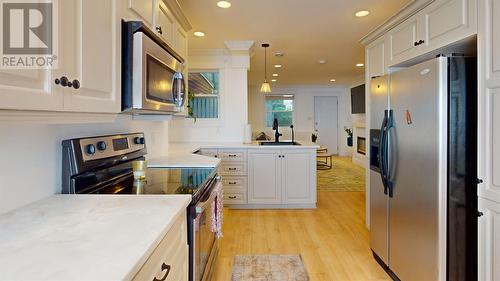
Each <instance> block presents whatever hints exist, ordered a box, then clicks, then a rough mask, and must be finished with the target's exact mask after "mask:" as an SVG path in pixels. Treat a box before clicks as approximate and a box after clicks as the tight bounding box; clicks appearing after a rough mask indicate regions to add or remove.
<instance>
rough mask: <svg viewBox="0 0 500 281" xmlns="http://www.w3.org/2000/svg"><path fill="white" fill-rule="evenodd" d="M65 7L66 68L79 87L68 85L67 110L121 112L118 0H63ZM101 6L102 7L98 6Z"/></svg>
mask: <svg viewBox="0 0 500 281" xmlns="http://www.w3.org/2000/svg"><path fill="white" fill-rule="evenodd" d="M60 3H61V8H62V10H63V11H65V13H64V16H63V21H62V22H61V24H62V25H63V26H64V29H65V32H64V39H63V42H62V49H63V56H64V58H63V59H64V60H65V64H64V67H63V68H61V69H60V70H59V71H60V72H63V74H64V75H65V76H67V77H68V78H69V80H70V81H73V80H78V81H79V83H80V88H79V89H74V88H69V87H67V88H65V94H64V110H66V111H78V112H105V113H117V112H120V102H121V93H120V83H119V82H120V78H119V77H120V68H119V60H120V52H119V50H120V49H121V46H120V44H119V42H120V40H119V38H120V18H119V17H118V16H117V14H116V10H117V7H116V4H117V0H109V1H100V0H65V1H60ZM96 7H98V9H96Z"/></svg>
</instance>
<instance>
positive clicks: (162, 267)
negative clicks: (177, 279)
mask: <svg viewBox="0 0 500 281" xmlns="http://www.w3.org/2000/svg"><path fill="white" fill-rule="evenodd" d="M170 269H171V266H170V265H168V264H165V263H163V264H162V265H161V271H165V270H166V271H167V272H165V275H164V276H163V277H162V278H161V279H157V278H156V277H155V278H154V279H153V281H165V280H166V279H167V276H168V274H169V273H170Z"/></svg>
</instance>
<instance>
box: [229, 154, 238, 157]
mask: <svg viewBox="0 0 500 281" xmlns="http://www.w3.org/2000/svg"><path fill="white" fill-rule="evenodd" d="M236 156H237V155H236V154H229V157H236Z"/></svg>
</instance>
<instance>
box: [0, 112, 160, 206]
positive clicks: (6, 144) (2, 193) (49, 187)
mask: <svg viewBox="0 0 500 281" xmlns="http://www.w3.org/2000/svg"><path fill="white" fill-rule="evenodd" d="M61 119H64V118H63V117H61ZM0 132H1V137H0V155H1V156H2V157H1V158H0V171H1V172H0V177H1V180H0V213H3V212H6V211H9V210H12V209H14V208H17V207H20V206H23V205H26V204H29V203H32V202H34V201H37V200H39V199H42V198H45V197H48V196H50V195H53V194H56V193H60V190H61V169H62V167H61V141H62V140H64V139H68V138H76V137H85V136H96V135H104V134H116V133H131V132H145V134H146V145H147V149H148V155H149V156H151V155H165V154H166V153H167V152H168V122H151V121H149V122H146V121H133V120H131V117H130V116H124V115H120V116H118V117H117V118H116V120H114V121H110V122H109V123H99V124H91V123H86V124H64V125H53V124H43V123H38V122H12V121H9V122H7V121H2V122H0Z"/></svg>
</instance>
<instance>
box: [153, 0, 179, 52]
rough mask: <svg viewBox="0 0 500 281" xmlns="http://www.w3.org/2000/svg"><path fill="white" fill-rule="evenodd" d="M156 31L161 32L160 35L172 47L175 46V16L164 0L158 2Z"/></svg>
mask: <svg viewBox="0 0 500 281" xmlns="http://www.w3.org/2000/svg"><path fill="white" fill-rule="evenodd" d="M155 31H156V32H158V33H160V37H161V38H163V40H165V42H167V44H168V45H170V47H172V48H175V47H174V32H175V18H174V16H173V15H172V13H171V12H170V11H169V10H168V7H167V6H166V5H165V3H163V2H162V1H160V2H159V3H158V11H157V17H156V19H155Z"/></svg>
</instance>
